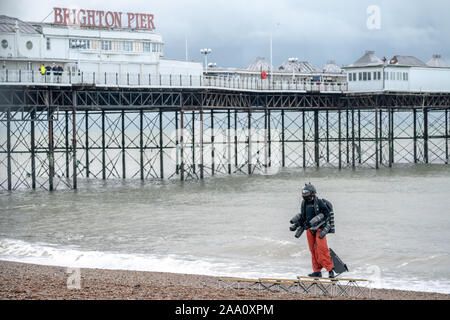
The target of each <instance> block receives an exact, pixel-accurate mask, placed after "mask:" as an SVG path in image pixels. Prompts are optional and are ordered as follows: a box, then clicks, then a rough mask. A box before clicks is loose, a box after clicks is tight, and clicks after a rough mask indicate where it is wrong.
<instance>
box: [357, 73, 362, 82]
mask: <svg viewBox="0 0 450 320" xmlns="http://www.w3.org/2000/svg"><path fill="white" fill-rule="evenodd" d="M358 79H359V81H362V72H359V73H358Z"/></svg>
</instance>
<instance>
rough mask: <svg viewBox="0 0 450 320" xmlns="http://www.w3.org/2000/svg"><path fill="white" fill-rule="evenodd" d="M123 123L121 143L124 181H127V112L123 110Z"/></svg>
mask: <svg viewBox="0 0 450 320" xmlns="http://www.w3.org/2000/svg"><path fill="white" fill-rule="evenodd" d="M120 119H121V122H122V128H121V129H122V130H121V137H122V139H121V140H122V141H121V145H122V179H126V178H127V167H126V163H125V157H126V153H125V110H124V109H122V115H121V117H120Z"/></svg>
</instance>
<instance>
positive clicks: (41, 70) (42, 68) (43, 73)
mask: <svg viewBox="0 0 450 320" xmlns="http://www.w3.org/2000/svg"><path fill="white" fill-rule="evenodd" d="M39 71H40V72H41V75H43V76H45V71H46V69H45V66H44V64H42V65H41V67H40V68H39Z"/></svg>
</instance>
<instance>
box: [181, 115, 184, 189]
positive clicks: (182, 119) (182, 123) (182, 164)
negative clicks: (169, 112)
mask: <svg viewBox="0 0 450 320" xmlns="http://www.w3.org/2000/svg"><path fill="white" fill-rule="evenodd" d="M183 134H184V111H183V109H181V110H180V180H181V181H184V137H183Z"/></svg>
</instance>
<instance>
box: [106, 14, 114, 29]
mask: <svg viewBox="0 0 450 320" xmlns="http://www.w3.org/2000/svg"><path fill="white" fill-rule="evenodd" d="M108 17H109V19H108ZM105 23H106V26H107V27H109V28H111V27H113V26H114V15H113V13H112V12H111V11H108V12H106V14H105Z"/></svg>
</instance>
